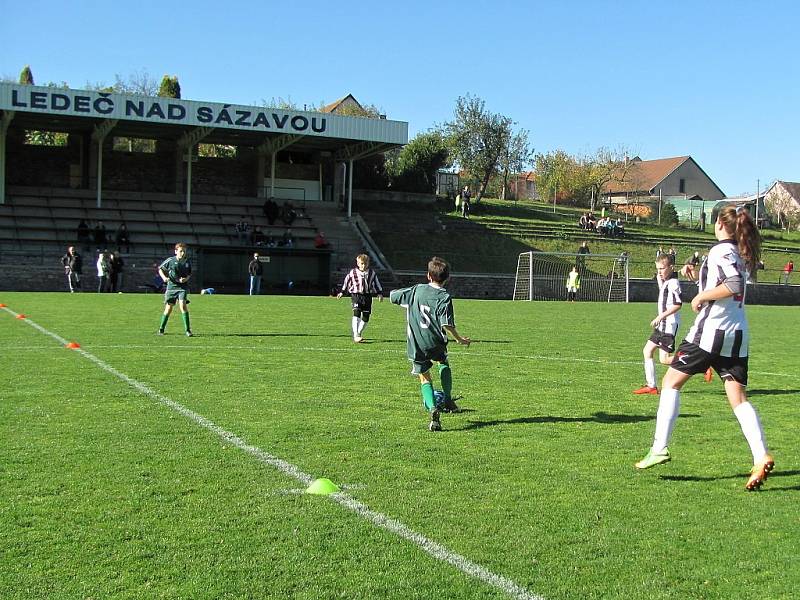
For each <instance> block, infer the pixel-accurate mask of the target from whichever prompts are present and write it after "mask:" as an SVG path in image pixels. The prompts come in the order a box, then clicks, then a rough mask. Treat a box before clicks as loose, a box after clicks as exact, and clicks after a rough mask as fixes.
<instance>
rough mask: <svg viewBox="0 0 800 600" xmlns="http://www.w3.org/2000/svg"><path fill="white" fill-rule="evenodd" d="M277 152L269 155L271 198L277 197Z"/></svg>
mask: <svg viewBox="0 0 800 600" xmlns="http://www.w3.org/2000/svg"><path fill="white" fill-rule="evenodd" d="M277 154H278V153H277V152H272V153H271V154H270V155H269V197H270V198H274V197H275V156H276V155H277Z"/></svg>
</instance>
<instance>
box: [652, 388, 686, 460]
mask: <svg viewBox="0 0 800 600" xmlns="http://www.w3.org/2000/svg"><path fill="white" fill-rule="evenodd" d="M680 411H681V392H680V390H673V389H672V388H662V389H661V398H660V399H659V401H658V412H657V413H656V434H655V436H654V438H653V448H652V451H653V452H654V453H655V454H658V453H661V452H663V451H664V449H665V448H666V447H667V445H668V444H669V438H670V437H671V436H672V428H673V427H674V426H675V421H676V419H677V418H678V414H680Z"/></svg>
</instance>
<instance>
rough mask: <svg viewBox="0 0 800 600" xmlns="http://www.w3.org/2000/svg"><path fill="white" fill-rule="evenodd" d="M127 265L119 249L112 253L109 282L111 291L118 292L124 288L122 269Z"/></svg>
mask: <svg viewBox="0 0 800 600" xmlns="http://www.w3.org/2000/svg"><path fill="white" fill-rule="evenodd" d="M124 267H125V261H124V260H122V256H120V254H119V251H117V252H114V253H113V254H111V257H110V270H109V284H110V288H111V292H118V291H119V290H121V289H122V270H123V268H124Z"/></svg>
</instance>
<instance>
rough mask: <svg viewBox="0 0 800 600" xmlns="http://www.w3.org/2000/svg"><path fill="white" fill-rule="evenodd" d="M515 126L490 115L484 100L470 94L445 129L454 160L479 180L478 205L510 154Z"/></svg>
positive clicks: (463, 100)
mask: <svg viewBox="0 0 800 600" xmlns="http://www.w3.org/2000/svg"><path fill="white" fill-rule="evenodd" d="M511 123H512V121H511V119H509V118H508V117H505V116H503V115H501V114H496V113H492V112H490V111H488V110H487V109H486V103H485V102H484V101H483V100H481V99H480V98H477V97H472V96H470V95H469V94H468V95H467V96H462V97H459V98H458V99H457V100H456V108H455V118H454V120H453V121H451V122H449V123H447V124H445V126H444V128H445V132H446V133H447V137H448V146H449V147H450V153H451V155H452V157H453V158H454V159H455V161H456V162H457V163H458V164H459V166H460V167H461V168H462V169H464V170H466V171H467V172H468V173H469V174H470V175H471V176H472V177H474V178H475V179H477V180H478V193H477V194H476V196H475V201H476V202H478V201H479V200H480V198H481V196H483V194H484V193H485V192H486V186H487V185H488V183H489V180H490V179H491V178H492V176H493V175H494V174H495V173H497V170H498V167H499V165H500V159H501V157H504V156H505V155H506V153H507V149H508V144H509V141H510V139H511V136H512V133H511Z"/></svg>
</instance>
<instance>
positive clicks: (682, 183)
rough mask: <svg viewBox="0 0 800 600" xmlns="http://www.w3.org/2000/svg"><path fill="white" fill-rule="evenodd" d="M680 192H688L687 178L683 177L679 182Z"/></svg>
mask: <svg viewBox="0 0 800 600" xmlns="http://www.w3.org/2000/svg"><path fill="white" fill-rule="evenodd" d="M678 193H680V194H685V193H686V180H685V179H681V180H680V182H679V183H678Z"/></svg>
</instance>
